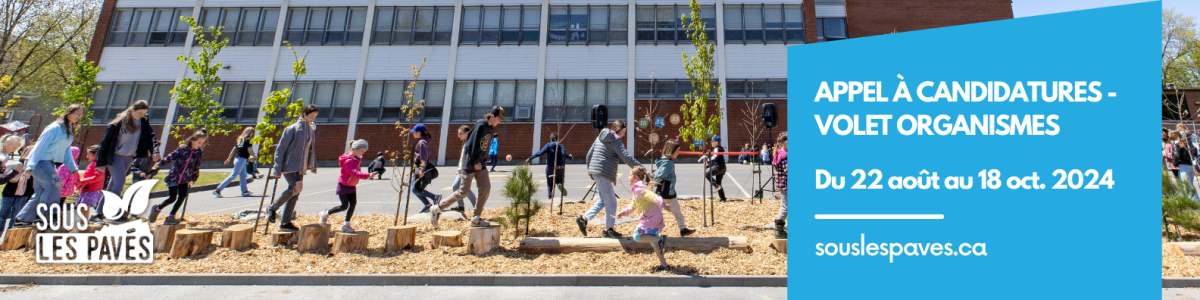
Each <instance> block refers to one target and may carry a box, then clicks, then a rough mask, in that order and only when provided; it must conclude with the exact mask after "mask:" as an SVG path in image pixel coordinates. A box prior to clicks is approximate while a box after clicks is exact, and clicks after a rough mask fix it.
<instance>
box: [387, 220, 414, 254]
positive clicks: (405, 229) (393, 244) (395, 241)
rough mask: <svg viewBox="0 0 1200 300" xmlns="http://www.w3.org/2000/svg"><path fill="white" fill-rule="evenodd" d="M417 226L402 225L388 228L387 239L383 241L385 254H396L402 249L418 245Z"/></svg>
mask: <svg viewBox="0 0 1200 300" xmlns="http://www.w3.org/2000/svg"><path fill="white" fill-rule="evenodd" d="M416 242H417V225H401V226H392V227H388V228H387V238H385V239H384V240H383V245H384V247H383V251H384V252H396V251H400V249H404V248H409V247H412V246H413V245H416Z"/></svg>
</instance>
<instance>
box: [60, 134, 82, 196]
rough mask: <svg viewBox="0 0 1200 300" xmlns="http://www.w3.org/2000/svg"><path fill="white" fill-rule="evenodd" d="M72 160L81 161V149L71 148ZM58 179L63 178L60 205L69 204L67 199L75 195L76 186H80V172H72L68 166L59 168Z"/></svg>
mask: <svg viewBox="0 0 1200 300" xmlns="http://www.w3.org/2000/svg"><path fill="white" fill-rule="evenodd" d="M71 158H73V159H75V160H76V161H78V160H79V147H75V146H71ZM58 178H62V192H61V193H59V196H58V205H59V207H62V205H63V204H66V203H67V197H70V196H71V195H74V194H75V185H76V184H79V172H71V169H68V168H67V166H66V165H62V166H58Z"/></svg>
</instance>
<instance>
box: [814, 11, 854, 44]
mask: <svg viewBox="0 0 1200 300" xmlns="http://www.w3.org/2000/svg"><path fill="white" fill-rule="evenodd" d="M827 22H829V23H828V24H837V23H839V22H840V23H841V24H840V25H841V29H842V32H841V36H840V37H839V36H834V37H829V36H828V34H826V29H827V28H829V26H828V24H827ZM847 38H850V27H849V26H847V23H846V18H844V17H837V18H817V42H828V41H836V40H844V39H847Z"/></svg>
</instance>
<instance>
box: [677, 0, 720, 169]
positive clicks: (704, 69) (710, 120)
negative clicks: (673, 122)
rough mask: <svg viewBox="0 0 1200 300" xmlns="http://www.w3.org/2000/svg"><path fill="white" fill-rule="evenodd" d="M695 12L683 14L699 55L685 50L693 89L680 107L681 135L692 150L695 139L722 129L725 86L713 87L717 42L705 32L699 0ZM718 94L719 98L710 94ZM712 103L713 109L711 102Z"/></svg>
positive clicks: (695, 4)
mask: <svg viewBox="0 0 1200 300" xmlns="http://www.w3.org/2000/svg"><path fill="white" fill-rule="evenodd" d="M690 6H691V9H692V12H691V15H690V16H689V15H683V16H681V19H682V20H683V24H686V25H685V26H686V27H687V29H688V30H687V35H688V37H689V38H690V39H691V41H692V46H695V47H696V55H691V56H689V55H687V53H686V52H685V53H683V68H684V69H685V70H687V74H688V79H689V80H691V82H692V87H693V90H692V92H691V93H688V94H687V95H685V96H684V100H683V105H681V106H680V107H679V111H680V113H681V117H682V119H683V126H682V127H680V128H679V137H680V138H682V139H683V140H684V141H686V142H689V144H690V145H691V147H692V149H695V148H696V144H695V143H692V141H696V140H700V141H703V140H705V139H708V138H709V137H712V136H713V135H714V134H716V133H717V132H720V126H721V119H722V118H723V117H724V114H723V110H722V109H721V106H720V103H721V98H720V97H721V96H720V95H721V87H720V86H719V85H718V86H713V81H712V79H713V77H715V76H714V74H715V70H716V67H715V66H716V59H715V58H714V53H716V48H717V44H716V43H713V42H710V41H709V40H708V35H707V34H705V32H704V30H705V26H706V25H705V22H704V19H701V18H700V4H699V3H698V2H696V0H692V3H691V5H690ZM712 95H716V97H715V98H711V99H710V97H711V96H712ZM710 102H711V103H710ZM710 104H711V105H712V110H711V111H712V112H711V113H710V112H709V111H710V110H709V105H710Z"/></svg>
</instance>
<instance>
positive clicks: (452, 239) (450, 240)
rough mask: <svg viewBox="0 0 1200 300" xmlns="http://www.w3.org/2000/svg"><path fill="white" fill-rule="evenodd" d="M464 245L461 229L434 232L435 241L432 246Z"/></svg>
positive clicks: (435, 247)
mask: <svg viewBox="0 0 1200 300" xmlns="http://www.w3.org/2000/svg"><path fill="white" fill-rule="evenodd" d="M442 246H446V247H462V246H463V242H462V232H461V231H438V232H434V233H433V243H432V244H430V245H429V247H430V248H433V249H437V248H438V247H442Z"/></svg>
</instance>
